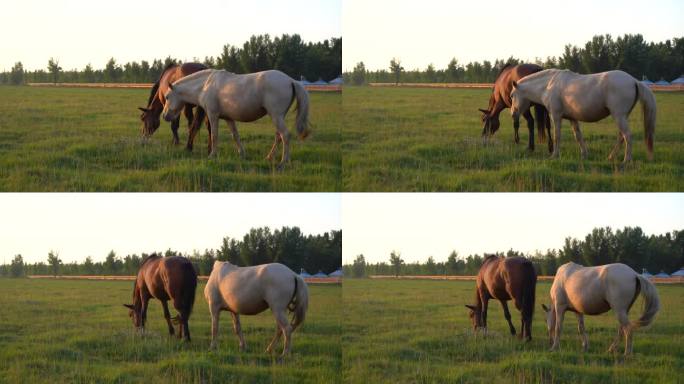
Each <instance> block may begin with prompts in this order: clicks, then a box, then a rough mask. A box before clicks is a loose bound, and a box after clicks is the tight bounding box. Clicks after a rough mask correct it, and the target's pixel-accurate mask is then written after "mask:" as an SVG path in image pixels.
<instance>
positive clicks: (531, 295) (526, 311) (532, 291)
mask: <svg viewBox="0 0 684 384" xmlns="http://www.w3.org/2000/svg"><path fill="white" fill-rule="evenodd" d="M524 271H525V272H524V273H525V275H524V276H523V282H522V283H523V284H522V300H521V303H522V308H521V309H520V311H521V312H522V317H523V320H525V321H526V323H527V327H530V328H528V329H526V330H522V331H523V332H529V331H530V330H531V325H532V316H533V315H534V302H535V299H536V297H535V296H536V290H537V272H536V271H535V270H534V265H533V264H532V263H531V262H529V261H528V262H527V263H525V264H524ZM526 336H527V337H528V338H532V335H531V334H529V333H528V334H527V335H526Z"/></svg>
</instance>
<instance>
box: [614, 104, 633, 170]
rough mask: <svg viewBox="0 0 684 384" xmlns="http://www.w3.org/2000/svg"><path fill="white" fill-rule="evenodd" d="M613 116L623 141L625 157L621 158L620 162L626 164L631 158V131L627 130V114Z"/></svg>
mask: <svg viewBox="0 0 684 384" xmlns="http://www.w3.org/2000/svg"><path fill="white" fill-rule="evenodd" d="M614 118H615V121H616V122H617V125H618V128H619V129H620V133H621V134H622V137H623V139H624V142H625V158H624V160H622V163H623V164H626V163H628V162H629V161H631V160H632V132H630V130H629V123H628V122H627V116H620V117H616V116H614Z"/></svg>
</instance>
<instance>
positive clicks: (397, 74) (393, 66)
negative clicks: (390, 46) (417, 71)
mask: <svg viewBox="0 0 684 384" xmlns="http://www.w3.org/2000/svg"><path fill="white" fill-rule="evenodd" d="M403 70H404V67H402V66H401V61H400V60H397V59H396V58H392V60H390V72H391V73H392V74H394V83H395V84H399V80H400V78H401V72H402V71H403Z"/></svg>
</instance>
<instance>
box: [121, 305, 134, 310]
mask: <svg viewBox="0 0 684 384" xmlns="http://www.w3.org/2000/svg"><path fill="white" fill-rule="evenodd" d="M123 306H124V307H126V308H128V309H134V308H135V307H134V306H133V304H124V305H123Z"/></svg>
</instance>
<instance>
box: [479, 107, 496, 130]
mask: <svg viewBox="0 0 684 384" xmlns="http://www.w3.org/2000/svg"><path fill="white" fill-rule="evenodd" d="M478 110H479V111H480V112H482V117H481V118H480V119H481V121H482V136H483V137H490V136H492V135H494V133H495V132H496V131H497V130H498V129H499V116H494V115H492V111H489V110H486V109H482V108H478Z"/></svg>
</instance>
